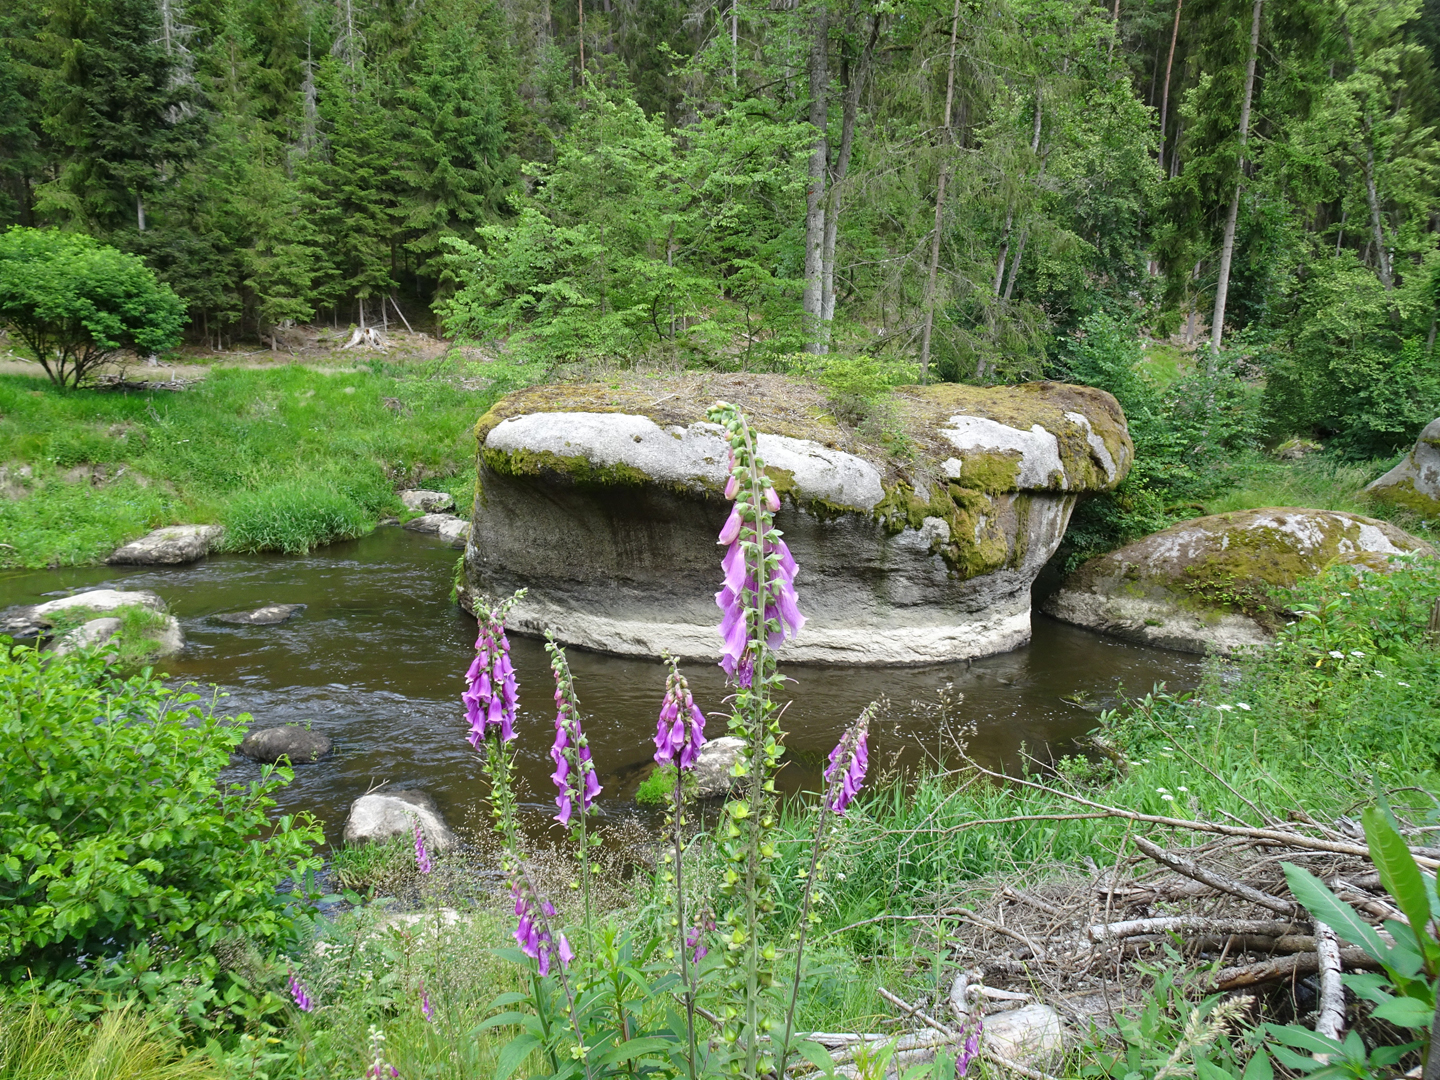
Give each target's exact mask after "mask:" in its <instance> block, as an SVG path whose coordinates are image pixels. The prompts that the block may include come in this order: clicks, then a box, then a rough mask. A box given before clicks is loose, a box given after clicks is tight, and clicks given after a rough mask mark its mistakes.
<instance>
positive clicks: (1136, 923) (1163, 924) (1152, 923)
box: [1088, 915, 1304, 943]
mask: <svg viewBox="0 0 1440 1080" xmlns="http://www.w3.org/2000/svg"><path fill="white" fill-rule="evenodd" d="M1303 929H1304V928H1303V927H1299V926H1294V925H1292V924H1290V923H1283V922H1273V921H1265V920H1259V919H1207V918H1204V917H1202V916H1197V915H1172V916H1167V917H1163V918H1157V919H1128V920H1126V921H1125V922H1114V923H1102V924H1100V925H1098V926H1092V927H1090V929H1089V931H1088V933H1089V937H1090V940H1091V941H1094V942H1096V943H1099V942H1103V941H1114V940H1116V939H1117V938H1128V937H1135V936H1137V935H1139V934H1176V933H1202V934H1253V935H1255V936H1257V937H1269V938H1279V937H1284V936H1286V935H1289V934H1298V933H1300V932H1301V931H1302V930H1303Z"/></svg>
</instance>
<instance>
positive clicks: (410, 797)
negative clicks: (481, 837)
mask: <svg viewBox="0 0 1440 1080" xmlns="http://www.w3.org/2000/svg"><path fill="white" fill-rule="evenodd" d="M417 821H418V822H419V823H420V828H421V829H423V830H424V832H425V843H426V844H427V845H428V846H429V848H430V850H431V851H446V850H448V849H450V848H452V847H454V846H455V844H456V842H457V841H456V839H455V834H454V832H452V831H451V829H450V826H449V825H447V824H446V822H445V817H444V815H443V814H441V813H440V808H439V807H438V806H437V805H435V800H434V799H433V798H431V797H430V795H429V794H428V793H427V792H424V791H421V790H420V789H419V788H411V789H409V790H404V791H402V790H396V791H382V792H375V793H373V794H370V795H362V796H361V797H360V798H358V799H356V800H355V801H354V802H353V803H351V804H350V816H349V818H348V819H347V820H346V822H345V832H344V833H343V839H344V841H345V843H347V844H374V843H383V842H384V841H386V840H389V839H392V838H393V837H396V836H413V835H414V834H415V823H416V822H417Z"/></svg>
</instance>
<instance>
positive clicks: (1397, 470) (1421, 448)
mask: <svg viewBox="0 0 1440 1080" xmlns="http://www.w3.org/2000/svg"><path fill="white" fill-rule="evenodd" d="M1365 490H1366V491H1367V492H1369V493H1370V494H1371V495H1372V496H1374V497H1375V498H1377V499H1380V500H1383V501H1384V502H1388V503H1394V504H1396V505H1398V506H1404V507H1407V508H1408V509H1410V510H1413V511H1415V513H1417V514H1419V515H1420V516H1421V517H1427V518H1440V420H1432V421H1430V423H1428V424H1426V425H1425V430H1424V431H1422V432H1420V438H1418V439H1417V440H1415V448H1414V449H1413V450H1411V451H1410V452H1409V453H1408V454H1406V455H1405V456H1404V457H1403V458H1401V459H1400V464H1398V465H1396V466H1395V467H1394V468H1393V469H1391V470H1390V471H1389V472H1387V473H1386V474H1385V475H1384V476H1382V477H1380V479H1378V480H1376V481H1375V482H1374V483H1372V484H1371V485H1370V486H1369V487H1367V488H1366V489H1365Z"/></svg>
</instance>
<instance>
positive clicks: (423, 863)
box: [415, 820, 435, 874]
mask: <svg viewBox="0 0 1440 1080" xmlns="http://www.w3.org/2000/svg"><path fill="white" fill-rule="evenodd" d="M415 866H416V868H417V869H418V870H419V871H420V873H422V874H428V873H430V871H431V870H434V869H435V865H434V863H432V862H431V861H430V853H429V852H428V851H426V850H425V830H424V829H423V828H421V827H420V822H419V821H418V820H417V821H416V822H415Z"/></svg>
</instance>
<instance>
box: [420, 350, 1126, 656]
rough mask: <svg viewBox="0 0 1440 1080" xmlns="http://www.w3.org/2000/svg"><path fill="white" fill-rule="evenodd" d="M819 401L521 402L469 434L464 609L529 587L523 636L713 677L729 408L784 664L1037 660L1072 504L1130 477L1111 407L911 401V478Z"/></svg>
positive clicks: (512, 399)
mask: <svg viewBox="0 0 1440 1080" xmlns="http://www.w3.org/2000/svg"><path fill="white" fill-rule="evenodd" d="M826 393H827V392H826V391H825V390H824V389H823V388H820V387H817V386H815V385H814V384H811V383H807V382H804V381H802V380H792V379H786V378H782V377H780V376H750V375H745V376H705V377H703V378H701V377H690V376H684V377H675V378H666V379H659V380H649V381H646V380H643V379H638V378H636V379H633V380H631V381H630V382H628V383H627V382H625V381H623V380H622V381H620V382H619V383H612V384H604V385H601V384H596V385H578V384H576V385H565V386H547V387H535V388H531V389H529V390H525V391H520V392H518V393H515V394H511V395H508V396H507V397H505V398H503V399H501V400H500V401H499V402H497V403H496V405H495V407H494V408H493V409H492V410H491V411H490V412H489V413H487V414H486V416H485V417H483V418H482V419H481V421H480V423H479V424H478V425H477V428H476V432H477V435H478V436H479V438H480V446H479V456H478V461H477V468H478V477H479V490H480V492H481V493H482V494H481V496H480V497H478V498H477V499H476V500H475V506H474V510H473V528H472V529H471V535H470V540H469V543H468V546H467V548H466V553H465V567H464V572H465V577H466V579H467V584H468V586H469V588H468V590H464V591H461V593H460V595H461V597H462V600H463V599H465V598H467V597H468V596H479V595H488V596H506V595H508V594H509V593H511V592H513V591H514V590H516V589H517V588H522V587H523V588H526V589H528V590H529V592H528V595H527V597H526V598H525V600H524V601H523V602H521V603H520V604H519V605H517V606H516V607H515V608H514V610H513V611H512V613H511V616H510V619H509V626H510V629H511V630H513V631H516V632H521V633H533V634H541V633H544V632H545V631H547V630H553V632H554V633H555V635H556V636H557V637H558V638H559V639H560V640H561V641H563V642H565V643H567V644H574V645H580V646H583V647H585V648H590V649H596V650H599V651H603V652H610V653H619V654H622V655H636V656H655V655H658V654H659V653H660V652H662V651H663V650H666V649H668V650H669V651H670V652H671V653H672V654H675V655H677V656H680V657H681V658H684V659H688V660H713V659H718V657H719V652H720V645H721V642H720V638H719V636H718V635H717V634H716V632H715V625H716V623H717V621H718V618H719V614H718V611H717V609H716V607H715V601H714V596H715V592H716V590H717V589H718V588H719V587H720V581H721V572H720V558H721V556H722V554H723V552H722V550H721V549H719V548H717V547H716V544H715V537H716V534H717V533H718V532H719V530H720V527H721V524H722V523H723V522H724V521H725V519H726V516H727V515H728V513H729V509H730V507H729V504H728V502H726V501H725V500H724V499H723V497H722V494H721V492H722V490H723V488H724V486H725V478H726V472H727V461H728V457H729V445H728V443H727V441H726V439H725V438H724V433H723V432H722V431H721V429H720V428H719V427H718V426H716V425H715V424H712V423H709V422H708V421H707V420H706V408H707V407H708V406H709V405H710V404H712V403H713V402H715V401H716V400H720V399H723V400H727V401H730V402H732V403H735V404H737V405H739V406H740V407H741V408H743V409H745V410H746V411H747V413H748V415H749V416H750V418H751V423H752V425H753V427H754V429H755V432H756V444H757V448H758V452H759V454H760V456H761V457H762V458H763V459H764V461H765V463H766V467H767V469H768V471H769V473H770V475H771V478H772V479H773V481H774V482H775V485H776V489H777V491H778V492H779V494H780V495H781V498H782V500H783V505H782V508H781V509H780V511H779V512H778V514H777V515H776V526H777V528H779V529H780V530H782V531H783V532H784V534H785V540H786V543H787V544H788V545H789V547H790V550H791V552H792V553H793V555H794V557H795V559H796V561H797V562H798V563H799V566H800V574H799V577H798V579H797V581H796V587H797V590H798V592H799V606H800V610H801V612H802V613H803V614H804V615H805V616H806V618H807V619H808V620H809V621H808V623H807V624H806V626H805V628H804V629H803V630H802V631H801V632H800V634H799V636H798V637H797V638H796V639H795V640H794V641H791V642H787V643H786V644H785V646H784V651H783V654H782V656H783V658H784V659H785V660H786V661H800V662H813V663H836V664H921V663H932V662H941V661H947V660H955V659H963V658H966V657H976V656H987V655H991V654H994V653H998V652H1005V651H1008V650H1010V649H1015V648H1018V647H1020V646H1021V645H1024V644H1025V642H1026V641H1028V640H1029V638H1030V607H1031V601H1030V588H1031V585H1032V584H1033V582H1034V580H1035V577H1036V575H1037V574H1038V573H1039V571H1040V569H1041V567H1042V566H1044V564H1045V563H1046V561H1047V560H1048V559H1049V558H1050V556H1051V555H1052V554H1054V551H1055V549H1056V547H1057V546H1058V544H1059V542H1060V539H1061V537H1062V536H1063V535H1064V532H1065V527H1066V525H1067V523H1068V522H1069V519H1070V512H1071V510H1072V509H1073V508H1074V506H1075V502H1076V500H1077V498H1079V497H1080V496H1081V495H1083V494H1088V493H1095V492H1100V491H1106V490H1110V489H1112V488H1113V487H1114V486H1115V485H1116V484H1118V483H1120V481H1121V480H1123V479H1124V476H1125V474H1126V472H1127V471H1128V469H1129V467H1130V462H1131V459H1132V457H1133V452H1134V451H1133V446H1132V444H1131V442H1130V439H1129V436H1128V434H1127V433H1126V429H1125V420H1124V416H1123V414H1122V412H1121V410H1120V408H1119V406H1118V405H1117V404H1116V402H1115V400H1114V399H1113V398H1112V397H1110V396H1109V395H1108V394H1105V393H1103V392H1101V391H1098V390H1093V389H1089V388H1086V387H1076V386H1065V385H1061V384H1058V383H1036V384H1030V385H1027V386H1020V387H995V388H978V387H958V386H944V387H941V386H928V387H905V388H901V389H900V390H897V392H896V395H895V400H894V403H893V406H894V409H895V414H896V417H897V423H898V426H899V427H900V428H903V434H904V436H905V438H906V445H907V448H908V449H909V451H910V455H909V456H908V457H907V458H906V459H904V460H901V459H899V458H896V457H893V456H891V455H890V453H889V452H888V451H887V450H885V449H884V448H883V447H877V446H874V445H871V444H869V443H867V442H865V441H864V440H863V439H862V438H861V437H860V436H859V434H858V433H857V432H855V431H854V430H852V429H849V428H845V427H843V426H842V425H840V424H838V423H837V422H835V421H834V420H833V419H825V418H826V417H830V416H832V415H833V409H831V408H830V407H829V406H828V404H827V398H826ZM412 527H413V525H412Z"/></svg>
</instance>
